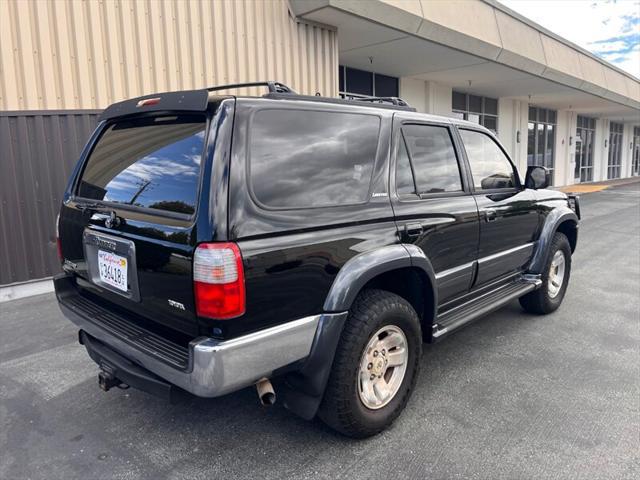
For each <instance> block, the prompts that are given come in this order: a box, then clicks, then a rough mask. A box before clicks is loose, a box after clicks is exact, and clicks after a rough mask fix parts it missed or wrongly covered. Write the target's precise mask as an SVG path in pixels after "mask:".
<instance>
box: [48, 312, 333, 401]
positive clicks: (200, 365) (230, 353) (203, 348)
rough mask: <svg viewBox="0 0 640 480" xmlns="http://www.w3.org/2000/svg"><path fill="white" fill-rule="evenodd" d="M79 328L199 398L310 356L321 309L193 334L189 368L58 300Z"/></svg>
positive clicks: (240, 385) (234, 387) (221, 392)
mask: <svg viewBox="0 0 640 480" xmlns="http://www.w3.org/2000/svg"><path fill="white" fill-rule="evenodd" d="M59 305H60V308H61V310H62V312H63V313H64V314H65V316H66V317H67V318H69V319H70V320H71V321H72V322H73V323H75V324H76V325H77V326H78V327H79V328H81V329H82V330H84V331H85V332H87V333H88V334H89V335H91V336H92V337H94V338H96V339H97V340H99V341H101V342H102V343H104V344H106V345H107V346H109V347H110V348H112V349H114V350H115V351H116V352H118V353H120V354H121V355H123V356H124V357H126V358H128V359H129V360H131V361H132V362H134V363H137V364H139V365H140V366H142V367H144V368H145V369H147V370H149V371H150V372H152V373H154V374H155V375H157V376H159V377H161V378H162V379H164V380H166V381H168V382H170V383H172V384H174V385H177V386H178V387H180V388H182V389H184V390H186V391H188V392H191V393H193V394H194V395H197V396H199V397H218V396H221V395H225V394H227V393H230V392H233V391H236V390H239V389H241V388H244V387H247V386H249V385H252V384H254V383H255V382H257V381H258V380H260V379H261V378H263V377H267V378H268V377H270V376H271V375H272V374H273V372H274V371H276V370H278V369H280V368H282V367H285V366H287V365H290V364H292V363H294V362H296V361H298V360H302V359H303V358H305V357H307V356H308V355H309V352H310V351H311V347H312V345H313V341H314V338H315V336H316V330H317V328H318V324H319V323H320V322H321V320H323V317H332V316H335V315H343V314H341V313H338V314H322V315H315V316H311V317H305V318H301V319H299V320H293V321H291V322H287V323H284V324H282V325H278V326H276V327H272V328H267V329H264V330H260V331H258V332H255V333H251V334H249V335H244V336H242V337H238V338H235V339H233V340H227V341H219V340H215V339H212V338H197V339H195V340H193V341H192V342H191V343H190V345H189V357H190V358H189V360H190V361H189V365H190V367H189V369H188V370H185V371H183V370H178V369H176V368H173V367H171V366H169V365H167V364H166V363H163V362H161V361H159V360H158V359H156V358H153V357H151V356H149V355H148V354H146V353H145V352H143V351H141V350H139V349H137V348H135V346H132V345H130V344H129V343H127V342H124V341H122V340H121V339H120V338H118V337H116V336H114V335H112V334H110V333H109V332H107V331H105V330H104V329H102V328H101V327H100V325H99V324H97V323H94V322H92V321H91V320H90V319H87V318H85V317H83V316H82V315H79V314H78V313H76V312H75V311H73V310H71V309H69V308H68V307H66V306H65V305H64V303H59Z"/></svg>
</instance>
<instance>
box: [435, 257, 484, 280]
mask: <svg viewBox="0 0 640 480" xmlns="http://www.w3.org/2000/svg"><path fill="white" fill-rule="evenodd" d="M474 263H476V262H475V261H473V262H469V263H464V264H462V265H458V266H457V267H453V268H449V269H447V270H442V271H441V272H438V273H436V280H442V279H443V278H446V277H449V276H451V275H455V274H456V273H460V272H463V271H465V270H467V269H469V268H471V267H473V264H474Z"/></svg>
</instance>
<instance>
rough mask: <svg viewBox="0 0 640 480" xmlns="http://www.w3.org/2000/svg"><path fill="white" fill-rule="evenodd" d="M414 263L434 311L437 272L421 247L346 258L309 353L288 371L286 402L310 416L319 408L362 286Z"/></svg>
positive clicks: (401, 246) (394, 247) (407, 246)
mask: <svg viewBox="0 0 640 480" xmlns="http://www.w3.org/2000/svg"><path fill="white" fill-rule="evenodd" d="M407 267H415V268H419V269H420V270H422V271H423V272H424V273H425V274H426V275H427V277H428V279H429V282H430V286H431V289H432V292H431V294H432V295H433V300H434V301H433V312H434V316H432V318H435V311H436V309H437V290H436V283H435V273H434V271H433V267H432V265H431V262H430V261H429V259H428V258H427V257H426V255H425V254H424V252H423V251H422V249H420V248H419V247H417V246H415V245H411V244H397V245H389V246H385V247H381V248H378V249H375V250H370V251H368V252H364V253H360V254H358V255H356V256H355V257H353V258H351V259H350V260H349V261H347V262H346V263H345V264H344V266H343V267H342V268H341V269H340V271H339V272H338V275H337V276H336V278H335V279H334V281H333V285H332V286H331V289H330V290H329V293H328V295H327V298H326V300H325V303H324V311H325V313H324V314H322V315H321V318H320V321H319V323H318V328H317V330H316V334H315V337H314V339H313V344H312V346H311V351H310V352H309V356H308V357H307V358H306V359H305V360H304V361H303V362H302V363H301V365H300V368H299V369H298V370H297V371H294V372H290V373H289V374H287V375H286V381H285V385H284V387H285V389H284V392H283V393H284V398H285V399H284V406H285V407H286V408H287V409H289V410H291V411H292V412H293V413H295V414H297V415H299V416H300V417H302V418H304V419H307V420H310V419H312V418H313V417H314V416H315V415H316V412H317V411H318V407H319V406H320V402H321V401H322V396H323V395H324V390H325V388H326V386H327V381H328V380H329V374H330V372H331V368H332V366H333V359H334V357H335V353H336V349H337V347H338V341H339V340H340V335H341V334H342V329H343V327H344V323H345V321H346V320H347V316H348V310H349V309H350V308H351V305H352V304H353V302H354V301H355V299H356V297H357V296H358V293H360V291H361V290H362V288H363V287H364V286H365V285H366V284H367V282H369V281H370V280H372V279H373V278H375V277H376V276H378V275H380V274H382V273H385V272H389V271H392V270H397V269H399V268H407Z"/></svg>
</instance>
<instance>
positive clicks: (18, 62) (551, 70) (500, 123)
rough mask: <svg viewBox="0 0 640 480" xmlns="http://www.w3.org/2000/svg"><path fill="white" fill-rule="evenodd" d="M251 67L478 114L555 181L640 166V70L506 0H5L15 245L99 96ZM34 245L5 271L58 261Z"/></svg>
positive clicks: (2, 26) (422, 107)
mask: <svg viewBox="0 0 640 480" xmlns="http://www.w3.org/2000/svg"><path fill="white" fill-rule="evenodd" d="M255 80H278V81H280V82H283V83H285V84H287V85H289V86H290V87H291V88H293V89H294V90H296V91H298V92H301V93H306V94H316V93H320V94H321V95H325V96H337V95H342V96H362V95H368V96H400V97H402V98H403V99H404V100H406V101H407V102H408V103H410V104H411V105H412V106H414V107H415V108H416V109H417V110H418V111H422V112H428V113H435V114H441V115H448V116H458V117H464V118H467V119H469V120H472V121H476V122H478V123H482V124H483V125H485V126H487V127H488V128H491V129H493V130H495V131H496V132H497V133H498V136H499V137H500V139H501V140H502V142H503V144H504V145H505V147H506V148H507V149H508V151H509V152H510V153H511V155H512V157H513V158H514V160H515V161H516V163H517V164H518V166H519V168H520V170H521V171H522V172H523V171H524V169H526V166H527V165H528V164H529V165H531V164H539V165H545V166H547V167H548V168H550V169H552V170H553V181H554V184H555V185H566V184H573V183H577V182H588V181H598V180H604V179H608V178H622V177H628V176H632V175H638V174H640V80H639V79H637V78H634V77H633V76H631V75H629V74H627V73H625V72H623V71H621V70H619V69H617V68H616V67H614V66H613V65H611V64H609V63H607V62H605V61H603V60H601V59H599V58H597V57H595V56H594V55H592V54H590V53H589V52H587V51H585V50H583V49H581V48H580V47H578V46H576V45H573V44H572V43H570V42H568V41H567V40H565V39H563V38H560V37H558V36H557V35H555V34H553V33H551V32H549V31H547V30H545V29H544V28H542V27H540V26H539V25H537V24H535V23H533V22H531V21H530V20H528V19H526V18H524V17H522V16H521V15H519V14H517V13H515V12H513V11H511V10H509V9H507V8H506V7H504V6H502V5H501V4H499V3H498V2H496V1H495V0H448V1H436V0H235V1H234V0H40V1H37V0H0V155H1V157H0V161H1V162H2V173H3V175H2V176H3V177H4V181H5V182H7V188H4V189H3V192H4V193H3V196H4V197H3V201H4V208H5V212H10V213H11V214H5V213H3V215H2V220H0V222H2V223H1V224H0V227H1V228H2V229H3V230H6V229H10V230H11V231H10V234H5V238H4V239H3V240H4V244H5V245H14V244H15V245H24V244H25V242H27V239H28V238H29V237H30V236H31V235H33V234H34V232H38V233H39V234H41V235H45V236H47V235H48V236H49V237H51V238H52V237H53V233H52V232H51V225H52V224H53V217H55V210H56V209H57V204H58V203H57V202H59V196H60V192H61V190H62V188H63V186H64V179H65V178H66V177H65V175H68V172H69V169H70V168H71V165H73V163H74V162H75V160H76V158H75V157H76V156H77V154H78V151H79V148H80V147H81V145H82V143H83V142H84V141H85V140H86V137H87V136H88V134H89V132H90V130H91V128H92V126H93V125H94V124H95V119H96V114H97V113H98V111H99V110H100V109H103V108H104V107H106V106H107V105H109V104H110V103H113V102H116V101H118V100H122V99H124V98H130V97H135V96H139V95H143V94H148V93H152V92H160V91H172V90H182V89H197V88H202V87H206V86H212V85H219V84H229V83H237V82H248V81H255ZM245 93H247V92H245ZM250 93H257V90H256V91H253V92H250ZM43 165H44V166H45V167H46V168H44V169H43V168H41V166H43ZM56 172H61V173H60V174H57V173H56ZM38 175H42V178H38V179H37V182H36V183H37V184H38V185H39V187H38V188H37V189H36V190H35V192H36V200H33V201H31V200H30V199H26V200H25V199H23V198H22V197H21V192H24V191H26V190H28V189H33V187H32V183H33V181H34V180H33V179H34V176H36V177H37V176H38ZM30 182H31V183H30ZM43 184H46V189H43V188H42V186H43ZM3 185H4V184H3ZM27 187H28V188H27ZM38 202H44V203H45V204H50V205H52V207H51V208H50V212H49V213H47V214H40V213H39V210H38ZM11 215H16V218H13V217H12V216H11ZM17 217H20V218H22V220H21V221H20V222H18V221H17V220H18V218H17ZM15 225H18V228H16V227H15ZM38 248H41V251H40V252H38V256H39V257H40V259H39V260H38V259H36V260H34V259H33V257H34V255H33V252H29V251H28V250H27V249H22V250H21V248H18V247H15V248H14V247H11V246H10V247H5V248H4V250H0V261H1V262H2V264H3V265H5V264H9V263H10V262H14V263H16V265H17V266H15V267H13V268H9V269H5V270H4V271H3V272H4V273H3V274H4V276H2V277H0V285H1V284H4V285H6V284H13V283H16V282H21V281H24V280H29V279H33V278H40V277H46V276H50V275H51V273H52V271H55V268H56V265H55V261H50V260H48V259H49V257H52V256H53V258H54V255H55V254H54V252H55V246H54V245H53V244H52V243H50V242H49V243H48V244H47V245H46V246H44V247H38ZM23 257H24V258H23ZM16 259H17V260H16ZM29 262H31V264H30V263H29ZM22 265H26V266H24V267H23V266H22Z"/></svg>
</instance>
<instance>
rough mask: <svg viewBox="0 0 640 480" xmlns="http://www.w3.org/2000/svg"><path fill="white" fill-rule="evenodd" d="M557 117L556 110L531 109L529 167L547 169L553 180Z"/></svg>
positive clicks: (528, 140)
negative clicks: (534, 166)
mask: <svg viewBox="0 0 640 480" xmlns="http://www.w3.org/2000/svg"><path fill="white" fill-rule="evenodd" d="M556 117H557V112H556V111H555V110H547V109H545V108H538V107H529V125H528V137H527V165H538V166H542V167H546V168H547V169H548V170H549V172H550V173H551V178H553V167H554V159H555V151H556V136H555V131H556Z"/></svg>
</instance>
